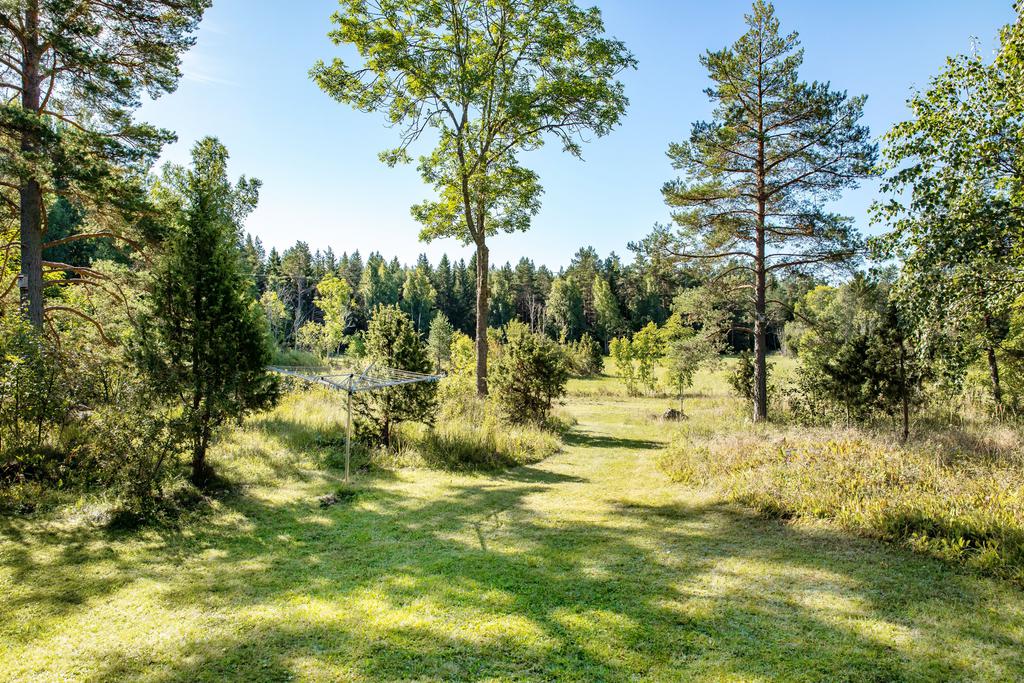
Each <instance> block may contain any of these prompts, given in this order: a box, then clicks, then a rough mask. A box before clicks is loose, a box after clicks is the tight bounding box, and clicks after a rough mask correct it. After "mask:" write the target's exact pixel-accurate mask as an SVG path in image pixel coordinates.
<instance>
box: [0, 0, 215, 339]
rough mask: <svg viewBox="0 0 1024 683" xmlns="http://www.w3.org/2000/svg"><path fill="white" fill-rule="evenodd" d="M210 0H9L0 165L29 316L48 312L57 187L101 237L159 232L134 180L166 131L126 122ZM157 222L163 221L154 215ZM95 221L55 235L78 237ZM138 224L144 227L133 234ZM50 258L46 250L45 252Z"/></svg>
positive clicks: (186, 44)
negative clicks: (14, 220)
mask: <svg viewBox="0 0 1024 683" xmlns="http://www.w3.org/2000/svg"><path fill="white" fill-rule="evenodd" d="M209 4H210V2H209V0H175V1H173V2H172V1H170V0H112V1H110V2H85V3H80V4H77V5H73V6H72V5H71V4H69V3H68V2H64V1H63V0H56V1H47V2H35V1H34V2H28V3H20V2H19V3H13V4H12V3H7V4H5V5H4V8H3V18H4V19H3V21H2V22H0V61H2V63H3V64H4V65H5V66H4V68H5V69H6V70H8V71H9V72H10V74H11V76H10V77H9V78H4V82H3V83H2V85H0V89H2V90H3V105H0V121H2V124H0V128H2V130H3V135H4V136H5V139H4V146H5V149H6V153H5V156H4V160H3V161H2V163H0V166H2V169H0V172H2V174H3V176H4V178H5V184H6V185H7V186H8V187H11V186H13V187H14V188H15V189H16V192H17V195H16V197H15V198H12V197H10V196H7V197H5V199H7V200H8V202H9V205H11V206H13V207H14V208H15V209H16V210H18V211H17V212H18V213H20V218H21V224H22V225H21V235H20V238H21V239H20V247H21V252H22V253H21V266H22V270H23V272H24V274H25V275H26V285H27V296H28V307H27V308H28V310H27V313H28V317H29V320H30V321H31V322H32V324H33V326H34V327H35V328H36V329H37V330H38V331H41V330H42V328H43V322H44V305H43V281H44V279H45V278H44V277H43V267H42V256H43V251H44V249H47V248H50V247H60V246H65V247H66V246H68V245H69V244H70V242H67V241H61V242H60V243H55V242H56V240H51V242H50V243H49V244H47V245H45V246H44V243H43V238H44V228H45V216H44V215H43V212H44V210H45V207H46V206H47V205H48V204H49V203H50V202H51V201H52V200H53V199H54V194H53V193H54V192H55V191H58V190H59V192H60V193H61V194H62V195H64V196H65V197H68V198H71V197H73V198H74V201H75V203H76V204H77V205H79V207H87V208H88V209H89V210H90V211H91V212H95V215H96V216H103V217H104V219H102V220H99V221H97V223H98V224H99V225H101V226H102V228H101V230H99V232H102V233H104V235H105V236H106V237H113V236H116V237H118V238H121V239H124V238H127V242H130V243H133V244H138V242H137V241H136V240H137V238H139V237H140V236H144V237H153V236H155V235H154V233H159V226H158V225H154V223H155V221H154V217H156V216H157V214H156V213H155V212H153V211H152V207H151V206H148V204H147V202H146V196H145V192H144V190H143V183H142V182H141V178H142V176H143V174H144V173H146V172H147V170H148V167H149V165H150V164H152V163H153V162H154V161H155V159H156V158H157V156H158V155H159V152H160V149H161V147H162V145H163V144H164V143H166V142H168V141H170V140H172V139H173V137H174V136H173V134H172V133H171V132H170V131H167V130H161V129H157V128H155V127H153V126H150V125H147V124H143V123H138V122H136V121H134V120H133V116H132V115H133V113H134V110H135V109H137V108H138V106H139V104H140V103H141V99H142V95H143V94H146V95H148V96H150V97H152V98H156V97H159V96H160V95H161V94H163V93H165V92H169V91H172V90H174V88H175V86H176V84H177V81H178V79H179V78H180V76H181V69H180V60H181V56H182V55H183V54H184V53H185V52H186V51H187V50H188V49H189V48H190V47H191V46H192V44H193V42H194V32H195V30H196V28H197V26H198V24H199V21H200V19H201V18H202V15H203V12H204V11H205V10H206V8H207V7H209ZM157 222H158V221H157ZM55 227H56V226H55ZM92 232H93V231H82V232H76V234H75V235H74V236H71V235H67V236H64V237H61V238H60V239H61V240H65V239H67V238H69V237H70V238H72V239H73V240H74V241H79V240H83V239H85V237H84V235H89V234H91V233H92ZM140 234H141V235H140ZM48 260H49V259H48Z"/></svg>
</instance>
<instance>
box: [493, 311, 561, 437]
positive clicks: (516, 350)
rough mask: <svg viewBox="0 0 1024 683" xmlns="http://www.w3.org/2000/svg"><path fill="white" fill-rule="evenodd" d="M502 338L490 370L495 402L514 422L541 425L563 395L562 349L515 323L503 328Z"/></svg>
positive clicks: (540, 335)
mask: <svg viewBox="0 0 1024 683" xmlns="http://www.w3.org/2000/svg"><path fill="white" fill-rule="evenodd" d="M505 339H506V341H505V344H504V346H503V347H502V351H501V353H499V354H497V355H496V357H495V362H494V367H493V368H492V375H491V386H492V389H493V395H494V400H495V401H496V402H497V404H498V405H499V406H501V408H502V410H503V411H504V412H505V414H506V415H507V416H508V418H509V419H510V420H512V421H513V422H515V423H525V422H534V423H541V422H543V421H544V420H546V419H547V417H548V415H549V414H550V412H551V408H552V403H553V401H554V400H555V399H557V398H561V397H562V396H564V395H565V385H566V382H567V381H568V380H569V371H568V369H567V368H566V363H565V358H564V355H563V353H562V350H561V349H560V348H559V346H558V344H556V343H555V342H554V341H552V340H551V339H550V338H549V337H547V336H546V335H543V334H538V333H535V332H531V331H530V328H529V327H527V326H526V325H525V324H523V323H521V322H518V321H514V322H511V323H509V324H508V326H507V327H506V328H505Z"/></svg>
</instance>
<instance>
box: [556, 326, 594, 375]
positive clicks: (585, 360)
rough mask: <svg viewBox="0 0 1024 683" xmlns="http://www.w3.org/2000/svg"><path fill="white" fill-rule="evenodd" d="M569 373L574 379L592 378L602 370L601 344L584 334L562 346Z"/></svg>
mask: <svg viewBox="0 0 1024 683" xmlns="http://www.w3.org/2000/svg"><path fill="white" fill-rule="evenodd" d="M562 348H563V350H564V352H565V357H566V362H567V363H568V365H569V371H570V372H571V373H572V374H573V375H575V376H576V377H594V376H596V375H600V374H601V371H602V370H603V369H604V354H602V353H601V344H600V342H598V341H597V340H596V339H594V338H593V337H591V336H590V335H589V334H586V333H584V334H583V336H582V337H580V338H579V339H578V340H577V341H574V342H569V343H568V344H565V345H563V347H562Z"/></svg>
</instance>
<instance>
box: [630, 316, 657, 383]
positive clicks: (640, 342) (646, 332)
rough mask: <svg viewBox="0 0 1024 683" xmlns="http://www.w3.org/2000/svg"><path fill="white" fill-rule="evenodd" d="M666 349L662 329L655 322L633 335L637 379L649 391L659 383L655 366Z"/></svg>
mask: <svg viewBox="0 0 1024 683" xmlns="http://www.w3.org/2000/svg"><path fill="white" fill-rule="evenodd" d="M664 350H665V345H664V341H663V339H662V335H661V331H660V330H659V329H658V326H657V325H655V324H654V323H653V322H650V323H647V324H646V325H644V326H643V327H642V328H641V329H640V331H639V332H637V333H636V334H634V335H633V343H632V352H633V359H634V360H635V361H636V379H637V382H638V383H639V384H641V385H642V386H644V387H646V388H647V391H648V392H653V391H654V390H655V388H656V387H657V385H658V378H657V377H655V375H654V368H655V364H656V363H657V361H658V359H659V358H661V356H662V354H663V353H664Z"/></svg>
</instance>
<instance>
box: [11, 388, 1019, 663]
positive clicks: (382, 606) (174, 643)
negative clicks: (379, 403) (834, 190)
mask: <svg viewBox="0 0 1024 683" xmlns="http://www.w3.org/2000/svg"><path fill="white" fill-rule="evenodd" d="M723 372H724V369H723V368H720V369H718V370H717V371H715V372H703V373H701V375H700V376H699V377H698V378H697V382H696V384H695V386H694V388H693V391H692V393H691V394H690V395H689V396H688V397H687V398H686V400H685V402H684V409H685V412H686V414H687V416H688V419H687V420H685V421H683V422H680V423H666V422H663V421H662V420H661V419H660V415H661V413H662V412H664V410H665V408H666V407H668V405H669V404H670V401H669V399H667V398H666V397H639V398H631V397H628V396H626V395H625V392H624V390H623V389H622V387H621V385H620V383H619V381H618V380H617V379H616V378H615V377H613V376H604V377H601V378H597V379H585V380H584V379H574V380H572V381H571V382H570V386H569V397H568V398H567V400H566V401H565V404H564V405H563V406H561V407H560V409H559V416H560V418H561V420H562V422H563V423H564V424H566V425H571V426H570V427H568V428H567V429H568V431H566V432H565V433H564V435H563V436H562V445H561V447H560V448H558V449H557V452H553V453H550V454H548V453H547V452H545V455H547V457H546V458H544V459H543V460H540V461H537V462H532V461H531V460H532V458H529V459H528V460H527V461H526V462H524V463H523V464H519V465H516V466H511V467H500V468H495V467H494V465H495V464H496V463H487V464H485V466H482V467H478V468H475V469H470V468H461V469H453V468H452V467H448V466H446V465H445V464H444V463H436V462H435V463H429V462H426V461H424V460H423V459H422V457H419V456H416V455H415V454H412V453H411V452H410V451H409V450H408V449H407V451H406V454H405V456H404V458H405V459H404V460H402V461H401V462H398V461H396V462H391V463H384V462H379V461H377V462H374V458H373V457H371V456H370V455H369V454H368V453H365V452H362V451H361V452H360V453H359V456H358V458H357V460H358V466H357V468H356V472H357V474H356V477H355V481H354V483H353V485H352V486H351V487H349V488H345V487H344V486H343V483H342V481H341V477H342V471H341V469H340V467H339V464H340V462H341V461H340V460H339V456H341V454H342V453H343V451H342V449H343V442H342V441H341V440H340V436H341V435H342V434H343V432H342V431H341V430H342V425H343V424H344V423H343V421H342V417H343V412H342V410H343V405H342V403H341V402H340V401H333V402H332V401H331V400H330V397H329V396H326V395H323V394H320V393H319V392H299V393H294V394H290V395H289V396H288V397H287V398H286V400H285V401H284V402H283V403H282V404H281V405H280V406H279V407H277V408H276V409H275V410H273V411H272V412H269V413H264V414H261V415H257V416H255V417H252V418H250V419H249V420H247V421H246V423H245V424H243V425H241V426H240V427H238V428H236V429H234V430H233V431H232V432H231V433H230V434H229V435H228V436H226V437H225V438H224V439H223V440H222V441H221V442H220V443H219V444H217V446H216V448H215V450H214V451H213V453H212V459H213V461H214V464H215V466H216V467H217V469H218V471H219V472H220V473H221V475H222V476H223V478H224V480H225V481H226V482H230V483H231V484H230V486H229V487H228V488H227V489H226V490H224V491H222V492H221V493H220V494H218V495H214V496H210V497H209V498H207V499H205V500H203V501H201V502H200V504H198V505H197V506H195V507H194V508H193V509H191V510H190V511H188V512H186V513H183V514H182V515H181V516H180V517H179V518H177V519H175V520H172V521H169V522H166V523H164V524H159V525H152V526H148V527H143V528H141V529H130V528H115V527H111V526H110V525H109V524H108V523H106V520H103V519H102V515H100V514H99V513H96V512H95V505H93V506H92V507H90V506H89V505H85V504H81V505H79V506H78V507H76V506H70V507H65V508H61V509H55V510H50V511H45V512H44V511H39V512H37V513H36V514H34V515H29V516H26V517H10V518H4V519H3V520H2V521H0V524H2V527H0V592H2V594H3V595H4V600H3V601H2V602H0V678H3V679H4V680H17V681H30V680H55V679H70V680H112V679H126V680H127V679H130V680H143V681H185V680H189V681H191V680H325V679H326V680H353V681H376V680H380V681H386V680H427V681H431V680H551V679H560V680H580V681H593V680H609V681H617V680H623V681H624V680H659V681H662V680H695V679H696V680H775V679H785V680H939V679H947V680H992V681H996V680H1013V679H1017V678H1020V677H1021V676H1024V594H1022V593H1021V590H1020V587H1019V586H1017V585H1015V584H1014V583H1013V582H1011V581H1007V580H1004V579H999V578H993V577H989V576H985V575H983V574H982V573H981V572H979V571H976V570H974V569H971V568H969V567H967V566H965V565H964V564H963V563H958V562H956V561H953V562H950V561H947V560H941V559H938V558H935V557H931V556H929V555H928V554H925V553H920V552H915V551H914V550H913V549H912V548H910V547H907V546H905V545H900V544H898V543H884V542H880V541H879V540H877V539H872V538H864V537H862V534H860V533H851V531H853V532H856V531H858V530H857V529H855V528H854V527H852V526H851V525H849V524H846V523H845V522H843V521H842V520H840V521H839V522H836V521H834V520H830V519H826V518H824V517H828V515H810V514H802V512H803V511H802V510H801V509H798V508H797V509H794V510H793V512H792V514H786V515H774V516H766V515H763V514H759V513H758V510H757V509H756V508H757V506H755V507H754V508H752V507H750V506H748V505H743V504H740V503H739V502H736V500H737V499H738V498H737V496H735V495H731V494H729V491H730V489H729V488H728V487H722V486H719V485H717V484H716V483H715V482H716V481H717V477H718V476H719V473H718V471H717V470H715V471H711V470H709V471H708V473H707V474H706V475H703V474H702V475H701V480H702V481H704V482H705V483H704V484H703V485H700V486H697V485H696V481H695V480H694V481H693V482H689V481H687V482H682V483H677V482H675V481H673V480H672V477H670V476H669V473H671V471H672V470H671V467H666V464H667V462H666V459H667V458H668V459H669V462H671V460H672V458H673V454H677V453H678V450H679V449H678V444H679V443H682V441H681V439H691V440H692V439H694V438H703V439H711V438H714V437H713V435H712V434H711V431H712V430H715V431H716V432H717V434H718V438H719V439H721V440H723V442H724V441H728V440H729V439H732V438H735V437H733V436H730V434H735V433H737V432H741V431H743V430H746V431H747V432H749V431H750V426H749V425H746V420H747V417H746V412H745V409H744V408H745V407H744V406H743V405H741V403H740V402H739V401H738V400H737V399H735V398H734V397H733V396H731V395H730V394H729V393H728V392H727V391H726V389H725V383H724V381H723V379H722V373H723ZM776 428H777V429H780V430H782V429H786V428H785V427H784V426H780V427H776ZM759 429H760V428H759ZM805 436H806V435H805ZM410 438H411V437H410ZM862 438H867V437H862ZM878 438H879V439H881V438H882V437H881V436H879V437H878ZM673 443H675V444H677V445H676V446H675V447H670V444H673ZM737 443H739V442H737ZM740 445H743V444H740ZM755 450H756V449H755ZM510 452H512V451H510ZM723 452H724V451H723ZM751 452H753V451H751ZM730 462H731V461H730ZM324 496H331V497H330V498H329V499H327V500H326V501H323V497H324ZM325 505H326V506H325Z"/></svg>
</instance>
